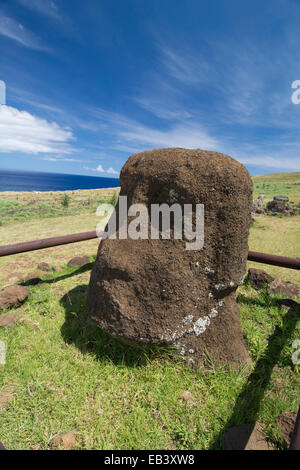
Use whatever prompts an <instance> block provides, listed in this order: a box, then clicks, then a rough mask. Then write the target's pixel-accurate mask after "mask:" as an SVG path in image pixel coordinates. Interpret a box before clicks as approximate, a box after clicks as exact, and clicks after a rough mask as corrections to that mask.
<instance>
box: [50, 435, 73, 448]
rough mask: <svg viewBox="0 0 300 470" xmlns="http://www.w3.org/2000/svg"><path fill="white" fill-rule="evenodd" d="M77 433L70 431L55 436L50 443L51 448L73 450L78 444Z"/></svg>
mask: <svg viewBox="0 0 300 470" xmlns="http://www.w3.org/2000/svg"><path fill="white" fill-rule="evenodd" d="M76 434H77V432H76V431H69V432H66V433H65V434H60V435H59V436H56V437H54V438H53V439H52V440H51V443H50V447H51V449H52V450H56V449H62V450H73V449H74V448H75V445H76Z"/></svg>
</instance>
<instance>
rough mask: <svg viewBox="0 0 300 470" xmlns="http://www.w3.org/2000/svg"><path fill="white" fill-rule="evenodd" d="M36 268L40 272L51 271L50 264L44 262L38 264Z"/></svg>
mask: <svg viewBox="0 0 300 470" xmlns="http://www.w3.org/2000/svg"><path fill="white" fill-rule="evenodd" d="M37 267H38V269H40V270H41V271H52V268H51V266H50V264H48V263H44V262H43V263H39V264H38V266H37Z"/></svg>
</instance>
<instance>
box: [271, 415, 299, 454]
mask: <svg viewBox="0 0 300 470" xmlns="http://www.w3.org/2000/svg"><path fill="white" fill-rule="evenodd" d="M296 418H297V413H294V412H286V413H282V414H281V415H279V416H278V418H277V420H276V424H277V426H278V428H279V430H280V432H281V435H282V437H283V439H284V441H285V442H286V444H287V445H288V446H289V445H290V442H291V439H292V435H293V431H294V428H295V423H296Z"/></svg>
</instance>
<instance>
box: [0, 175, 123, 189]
mask: <svg viewBox="0 0 300 470" xmlns="http://www.w3.org/2000/svg"><path fill="white" fill-rule="evenodd" d="M119 186H120V180H119V178H108V177H101V176H85V175H68V174H64V173H41V172H33V171H19V170H18V171H14V170H0V193H3V192H30V193H34V192H54V191H80V190H86V191H87V190H90V189H105V188H113V187H115V188H118V187H119Z"/></svg>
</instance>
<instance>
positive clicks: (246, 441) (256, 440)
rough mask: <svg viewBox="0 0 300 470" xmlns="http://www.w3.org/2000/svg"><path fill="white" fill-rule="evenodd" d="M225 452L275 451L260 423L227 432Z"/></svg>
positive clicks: (238, 427) (235, 427)
mask: <svg viewBox="0 0 300 470" xmlns="http://www.w3.org/2000/svg"><path fill="white" fill-rule="evenodd" d="M224 450H273V449H272V447H271V446H270V444H269V443H268V441H267V440H266V439H265V437H264V435H263V432H262V428H261V425H260V424H259V423H256V424H255V425H253V424H242V425H240V426H234V427H233V428H230V429H228V430H227V431H226V433H225V436H224Z"/></svg>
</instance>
